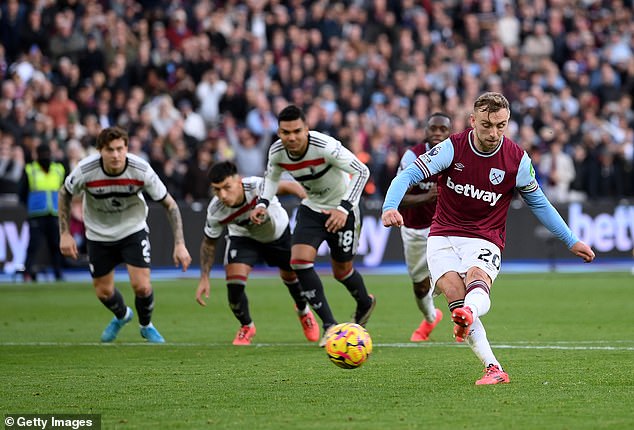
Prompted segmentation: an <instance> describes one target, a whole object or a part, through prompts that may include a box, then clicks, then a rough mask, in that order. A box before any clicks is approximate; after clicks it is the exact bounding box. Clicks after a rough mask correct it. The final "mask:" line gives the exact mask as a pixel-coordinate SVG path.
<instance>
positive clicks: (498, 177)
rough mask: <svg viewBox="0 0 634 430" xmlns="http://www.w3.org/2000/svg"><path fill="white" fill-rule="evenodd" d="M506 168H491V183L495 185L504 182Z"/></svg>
mask: <svg viewBox="0 0 634 430" xmlns="http://www.w3.org/2000/svg"><path fill="white" fill-rule="evenodd" d="M504 173H505V172H504V170H500V169H496V168H495V167H492V168H491V170H490V171H489V181H491V183H492V184H493V185H499V184H501V183H502V181H503V180H504Z"/></svg>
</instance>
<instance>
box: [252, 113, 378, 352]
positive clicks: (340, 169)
mask: <svg viewBox="0 0 634 430" xmlns="http://www.w3.org/2000/svg"><path fill="white" fill-rule="evenodd" d="M277 120H278V133H277V134H278V136H279V138H280V139H279V140H278V141H276V142H275V143H273V145H271V148H270V149H269V161H268V166H267V171H266V176H265V181H264V189H263V191H262V194H261V196H260V200H259V203H258V204H257V205H256V207H255V209H254V210H253V211H252V212H251V220H252V221H253V222H255V223H260V222H262V221H261V220H262V219H264V217H265V216H266V213H267V207H268V206H269V205H270V202H271V199H272V198H273V196H274V195H275V192H276V190H277V186H278V183H279V181H280V176H281V175H282V172H283V171H287V172H288V173H290V175H291V176H293V178H295V180H296V181H297V182H299V183H300V184H302V186H303V187H304V189H305V190H306V193H307V194H308V197H307V198H305V199H304V200H302V204H301V205H300V206H299V209H298V211H297V223H296V226H295V230H294V232H293V247H292V249H291V267H292V268H293V270H295V273H297V276H298V278H299V282H300V283H301V284H302V288H303V290H304V292H305V293H306V294H307V297H314V298H315V302H316V303H318V304H317V305H316V306H315V305H314V306H313V309H314V310H315V312H317V315H319V317H320V318H321V320H322V324H323V327H324V337H322V340H321V341H320V343H319V345H320V346H324V345H325V334H326V332H327V330H328V329H329V328H330V327H331V326H333V325H334V324H336V323H337V321H336V320H335V318H334V316H333V315H332V311H331V310H330V306H329V305H328V301H327V300H326V296H325V294H324V287H323V284H322V283H321V280H320V279H319V276H318V275H317V273H316V272H315V268H314V263H315V258H316V257H317V249H318V248H319V245H321V243H322V242H323V241H324V240H325V241H326V242H327V243H328V246H329V247H330V256H331V262H332V270H333V275H334V277H335V279H337V280H338V281H339V282H341V283H342V284H343V285H345V287H346V288H347V289H348V291H349V292H350V294H351V295H352V297H353V298H354V299H355V301H356V302H357V307H356V310H355V313H354V316H353V322H356V323H357V324H360V325H365V324H366V323H367V322H368V319H369V318H370V314H371V313H372V310H373V309H374V305H375V299H374V297H373V296H372V295H369V294H368V292H367V290H366V288H365V284H364V282H363V278H362V277H361V275H360V274H359V272H357V271H356V270H355V269H354V267H353V265H352V259H353V258H354V255H355V253H356V248H357V243H358V240H359V232H360V228H361V224H360V222H361V219H360V216H359V199H360V198H361V193H362V191H363V187H364V186H365V183H366V182H367V181H368V178H369V170H368V168H367V167H366V166H365V165H364V164H363V163H361V161H359V159H358V158H357V157H356V156H355V155H354V154H353V153H352V152H350V151H349V150H348V149H346V148H345V147H344V146H343V145H342V144H341V142H339V141H338V140H336V139H334V138H332V137H330V136H328V135H325V134H323V133H319V132H316V131H309V130H308V126H307V125H306V118H305V116H304V113H303V112H302V110H301V109H300V108H298V107H297V106H294V105H290V106H287V107H286V108H284V109H283V110H282V111H281V112H280V114H279V116H278V119H277Z"/></svg>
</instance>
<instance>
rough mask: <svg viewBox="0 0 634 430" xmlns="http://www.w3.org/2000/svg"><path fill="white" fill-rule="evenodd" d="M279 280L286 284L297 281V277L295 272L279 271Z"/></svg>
mask: <svg viewBox="0 0 634 430" xmlns="http://www.w3.org/2000/svg"><path fill="white" fill-rule="evenodd" d="M280 278H282V281H284V282H288V283H293V282H295V281H297V275H296V274H295V272H291V271H289V270H281V269H280Z"/></svg>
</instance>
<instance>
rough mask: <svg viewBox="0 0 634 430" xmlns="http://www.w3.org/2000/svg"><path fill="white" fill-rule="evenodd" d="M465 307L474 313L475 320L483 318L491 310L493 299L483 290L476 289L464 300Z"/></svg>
mask: <svg viewBox="0 0 634 430" xmlns="http://www.w3.org/2000/svg"><path fill="white" fill-rule="evenodd" d="M464 305H465V306H469V308H471V311H473V318H474V319H475V318H478V317H483V316H485V315H486V314H487V312H489V309H491V297H489V295H488V294H487V292H486V291H484V290H483V289H482V288H474V289H473V290H471V291H469V292H468V293H467V295H466V296H465V298H464Z"/></svg>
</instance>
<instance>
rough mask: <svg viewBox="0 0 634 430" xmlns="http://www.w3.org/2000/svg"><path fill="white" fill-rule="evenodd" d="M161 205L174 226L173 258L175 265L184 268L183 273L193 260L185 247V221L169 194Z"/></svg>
mask: <svg viewBox="0 0 634 430" xmlns="http://www.w3.org/2000/svg"><path fill="white" fill-rule="evenodd" d="M161 203H162V204H163V206H164V207H165V210H166V211H167V219H168V220H169V222H170V225H171V226H172V233H173V234H174V253H173V254H172V258H173V259H174V265H176V266H178V265H179V264H180V265H181V266H182V267H183V272H185V271H186V270H187V268H188V267H189V265H190V264H191V262H192V258H191V256H190V255H189V251H188V250H187V248H186V247H185V235H184V233H183V219H182V217H181V211H180V209H178V204H176V201H175V200H174V198H173V197H172V195H171V194H169V193H168V194H167V197H165V198H164V199H163V200H161Z"/></svg>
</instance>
